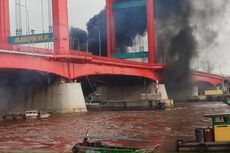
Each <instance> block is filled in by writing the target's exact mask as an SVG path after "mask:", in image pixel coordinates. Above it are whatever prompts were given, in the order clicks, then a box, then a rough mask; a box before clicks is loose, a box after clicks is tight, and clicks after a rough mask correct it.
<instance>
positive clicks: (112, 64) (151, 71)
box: [0, 50, 164, 80]
mask: <svg viewBox="0 0 230 153" xmlns="http://www.w3.org/2000/svg"><path fill="white" fill-rule="evenodd" d="M9 52H12V50H9ZM0 53H1V54H0V69H1V68H2V69H3V68H6V69H26V70H36V71H44V72H49V73H53V74H56V75H59V76H62V77H65V78H68V79H75V78H79V77H83V76H87V75H128V76H137V77H145V78H149V79H151V80H159V79H160V76H159V75H158V73H157V72H158V71H159V70H161V69H163V67H164V65H149V64H147V63H140V62H133V61H125V60H120V59H113V58H107V57H98V56H93V55H92V54H90V53H83V52H71V54H69V55H53V54H47V53H42V52H40V53H39V54H37V55H32V56H31V55H26V54H28V52H20V51H19V52H14V53H13V54H12V53H11V54H9V53H3V52H0Z"/></svg>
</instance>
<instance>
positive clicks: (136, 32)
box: [87, 0, 230, 95]
mask: <svg viewBox="0 0 230 153" xmlns="http://www.w3.org/2000/svg"><path fill="white" fill-rule="evenodd" d="M130 1H135V0H130ZM122 2H127V1H124V0H118V1H117V2H116V3H122ZM228 6H229V2H226V1H218V2H216V0H207V1H200V0H187V1H185V0H155V27H156V46H157V57H158V59H157V60H158V62H159V63H166V64H167V65H168V66H167V68H166V70H165V71H164V73H163V75H164V76H165V77H164V78H165V79H164V82H165V83H166V86H167V88H168V91H175V92H178V91H182V90H183V91H184V90H185V89H186V88H187V87H189V86H190V77H191V75H190V74H191V70H190V66H191V63H192V62H191V60H192V58H193V57H194V56H195V55H199V56H200V58H201V57H204V55H205V56H206V57H207V58H209V60H210V61H211V59H212V55H213V54H216V53H217V50H218V51H219V49H220V48H221V46H222V43H221V40H222V41H223V38H221V33H222V35H223V34H224V32H226V31H228V33H230V29H229V28H227V27H226V26H225V25H224V24H230V23H226V22H224V20H223V18H224V19H226V18H227V17H228V14H227V13H226V12H227V9H226V8H228ZM114 14H115V21H116V25H115V26H116V43H117V44H116V46H117V48H116V49H117V51H120V52H126V51H127V47H130V46H132V43H133V40H134V39H135V37H137V36H144V35H145V34H146V28H147V24H146V23H147V17H146V7H143V6H142V7H136V8H128V9H119V10H114ZM105 20H106V15H105V10H102V11H101V12H100V13H99V14H98V15H95V16H94V17H92V18H91V19H90V20H89V22H88V23H87V30H88V38H89V50H91V51H92V52H93V53H94V54H98V52H99V32H98V31H100V34H101V45H102V54H103V55H106V22H105ZM228 44H229V43H228ZM225 46H226V44H225V45H224V47H225ZM224 47H222V48H224ZM228 48H229V49H230V46H229V47H228ZM197 51H198V52H197ZM207 53H208V56H207ZM218 56H220V55H219V54H218ZM205 61H207V59H205ZM208 63H209V69H213V68H210V66H212V63H211V62H208ZM192 65H194V63H192ZM193 67H194V66H193ZM171 95H175V93H172V94H171Z"/></svg>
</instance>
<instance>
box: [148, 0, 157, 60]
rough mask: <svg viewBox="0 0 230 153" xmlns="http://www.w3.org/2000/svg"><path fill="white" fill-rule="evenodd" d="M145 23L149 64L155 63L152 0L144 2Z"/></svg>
mask: <svg viewBox="0 0 230 153" xmlns="http://www.w3.org/2000/svg"><path fill="white" fill-rule="evenodd" d="M146 8H147V22H148V24H147V25H148V48H149V63H150V64H154V63H155V62H156V52H155V25H154V0H146Z"/></svg>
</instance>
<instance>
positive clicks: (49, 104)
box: [0, 83, 87, 113]
mask: <svg viewBox="0 0 230 153" xmlns="http://www.w3.org/2000/svg"><path fill="white" fill-rule="evenodd" d="M26 110H41V111H48V112H54V113H66V112H85V111H87V109H86V105H85V100H84V96H83V92H82V88H81V84H80V83H58V84H53V85H49V86H39V85H29V86H27V85H23V86H19V85H15V84H14V85H7V86H0V112H2V113H9V112H21V113H23V112H24V111H26Z"/></svg>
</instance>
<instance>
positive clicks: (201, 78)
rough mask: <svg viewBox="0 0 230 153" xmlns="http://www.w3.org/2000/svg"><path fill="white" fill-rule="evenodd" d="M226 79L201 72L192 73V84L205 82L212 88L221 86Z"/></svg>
mask: <svg viewBox="0 0 230 153" xmlns="http://www.w3.org/2000/svg"><path fill="white" fill-rule="evenodd" d="M225 78H226V77H225V76H221V75H217V74H211V73H207V72H202V71H193V76H192V81H193V83H199V82H206V83H209V84H211V85H213V86H218V85H221V84H222V83H223V81H224V79H225Z"/></svg>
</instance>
